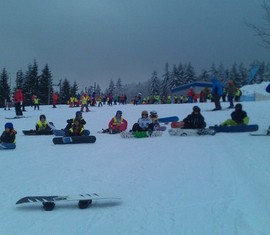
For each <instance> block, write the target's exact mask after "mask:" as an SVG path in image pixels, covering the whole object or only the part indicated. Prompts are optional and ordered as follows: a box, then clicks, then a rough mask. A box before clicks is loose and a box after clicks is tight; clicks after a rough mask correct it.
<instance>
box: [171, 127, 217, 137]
mask: <svg viewBox="0 0 270 235" xmlns="http://www.w3.org/2000/svg"><path fill="white" fill-rule="evenodd" d="M168 132H169V134H170V135H172V136H200V135H215V134H216V132H215V130H213V129H209V128H206V129H181V128H172V129H169V131H168Z"/></svg>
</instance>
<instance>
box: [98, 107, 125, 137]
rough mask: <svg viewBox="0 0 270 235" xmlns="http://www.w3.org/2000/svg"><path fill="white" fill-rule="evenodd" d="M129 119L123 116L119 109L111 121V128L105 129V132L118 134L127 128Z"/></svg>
mask: <svg viewBox="0 0 270 235" xmlns="http://www.w3.org/2000/svg"><path fill="white" fill-rule="evenodd" d="M127 125H128V123H127V121H126V120H125V119H124V118H123V117H122V111H120V110H118V111H117V112H116V114H115V116H114V117H113V118H112V119H111V121H110V122H109V128H108V129H106V130H103V133H111V134H117V133H120V132H122V131H125V130H126V129H127Z"/></svg>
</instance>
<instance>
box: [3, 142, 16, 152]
mask: <svg viewBox="0 0 270 235" xmlns="http://www.w3.org/2000/svg"><path fill="white" fill-rule="evenodd" d="M15 148H16V144H14V143H3V142H0V150H8V149H15Z"/></svg>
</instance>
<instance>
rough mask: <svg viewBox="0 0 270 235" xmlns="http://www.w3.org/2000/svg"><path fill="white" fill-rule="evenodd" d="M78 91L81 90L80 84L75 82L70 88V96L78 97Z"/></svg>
mask: <svg viewBox="0 0 270 235" xmlns="http://www.w3.org/2000/svg"><path fill="white" fill-rule="evenodd" d="M78 90H79V88H78V84H77V82H76V81H75V82H74V83H73V85H72V86H71V87H70V95H71V96H77V94H78Z"/></svg>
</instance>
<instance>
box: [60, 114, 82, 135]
mask: <svg viewBox="0 0 270 235" xmlns="http://www.w3.org/2000/svg"><path fill="white" fill-rule="evenodd" d="M75 115H76V116H75V118H71V119H68V120H67V123H68V124H67V125H66V127H65V129H64V130H65V131H68V130H69V129H70V128H71V127H72V125H73V123H74V120H75V119H76V118H79V119H80V120H81V125H82V127H83V126H84V125H85V124H86V121H85V120H84V119H83V116H82V112H81V111H77V112H76V114H75Z"/></svg>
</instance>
